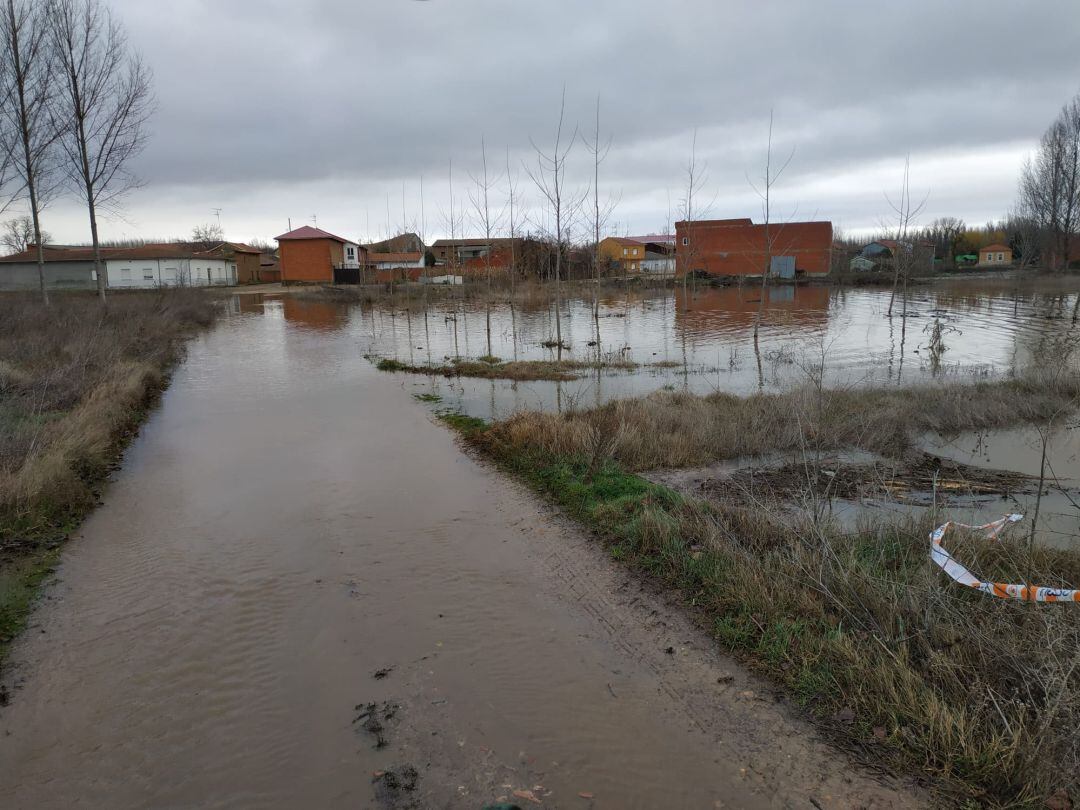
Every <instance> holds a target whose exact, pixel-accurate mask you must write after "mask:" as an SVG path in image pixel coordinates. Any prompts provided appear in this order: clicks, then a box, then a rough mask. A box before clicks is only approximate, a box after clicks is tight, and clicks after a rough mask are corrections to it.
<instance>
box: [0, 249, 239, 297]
mask: <svg viewBox="0 0 1080 810" xmlns="http://www.w3.org/2000/svg"><path fill="white" fill-rule="evenodd" d="M43 252H44V256H45V279H46V283H47V285H48V286H49V287H50V288H55V289H72V290H80V289H83V290H91V289H95V288H96V287H97V276H96V274H95V272H94V250H93V248H90V247H85V246H63V245H47V246H45V248H44V251H43ZM101 259H102V264H103V265H104V270H105V285H106V287H107V288H109V289H151V288H156V287H208V286H232V285H234V284H237V283H238V277H239V276H238V263H239V262H241V261H242V262H244V265H245V268H246V272H248V273H250V272H251V267H252V265H253V264H254V263H255V262H258V260H259V251H258V249H256V248H253V247H250V246H248V245H243V244H240V243H234V242H220V243H218V244H216V245H209V246H208V245H205V244H198V243H196V244H192V243H190V242H160V243H149V244H145V245H136V246H132V247H120V248H117V247H106V248H102V249H101ZM38 284H39V282H38V267H37V248H36V247H30V248H29V249H27V250H24V251H22V252H21V253H16V254H14V255H11V256H4V257H2V258H0V290H30V289H37V288H38Z"/></svg>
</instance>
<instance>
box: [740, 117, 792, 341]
mask: <svg viewBox="0 0 1080 810" xmlns="http://www.w3.org/2000/svg"><path fill="white" fill-rule="evenodd" d="M772 140H773V112H772V110H769V137H768V140H767V142H766V147H765V173H764V174H763V175H762V177H761V181H760V184H758V183H755V182H754V181H752V180H749V178H747V180H748V181H749V183H750V187H751V188H753V189H754V191H755V192H757V195H758V196H759V197H760V198H761V214H762V219H763V220H764V222H763V224H764V226H765V261H764V265H763V267H762V268H761V295H760V296H758V308H757V314H756V315H755V316H754V349H755V351H756V350H757V345H758V330H759V329H760V327H761V317H762V314H763V313H764V310H765V285H766V284H768V282H769V275H770V274H771V273H772V257H773V248H774V247H775V244H776V241H777V239H778V238H779V236H780V233H781V231H782V230H783V225H782V224H781V225H780V226H779V227H777V226H776V224H775V223H774V222H773V216H772V193H773V186H775V185H776V182H777V181H778V180H779V179H780V176H781V175H782V174H783V173H784V170H785V169H787V167H788V165H789V164H790V163H791V160H792V158H794V157H795V147H794V146H793V147H791V152H790V153H789V154H788V156H787V158H786V159H785V160H784V162H783V163H782V164H780V165H779V167H775V166H774V164H773V159H772V158H773V154H772Z"/></svg>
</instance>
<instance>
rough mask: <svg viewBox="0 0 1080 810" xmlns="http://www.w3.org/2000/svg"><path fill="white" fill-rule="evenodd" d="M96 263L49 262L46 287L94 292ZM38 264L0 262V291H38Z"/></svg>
mask: <svg viewBox="0 0 1080 810" xmlns="http://www.w3.org/2000/svg"><path fill="white" fill-rule="evenodd" d="M93 271H94V263H93V262H92V261H86V262H49V263H47V264H46V265H45V285H46V286H47V287H48V288H49V289H59V290H92V289H94V288H95V286H96V284H95V282H94V275H93ZM40 288H41V287H40V283H39V281H38V268H37V263H36V262H10V263H8V262H0V290H5V291H8V290H38V289H40Z"/></svg>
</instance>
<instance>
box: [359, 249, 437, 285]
mask: <svg viewBox="0 0 1080 810" xmlns="http://www.w3.org/2000/svg"><path fill="white" fill-rule="evenodd" d="M365 269H366V270H368V269H369V270H371V271H372V277H373V278H374V280H375V281H378V282H383V283H385V282H389V281H406V280H407V281H418V280H419V279H420V277H421V276H422V275H423V272H424V254H423V252H421V251H404V252H400V253H370V252H369V253H368V254H367V264H366V267H365Z"/></svg>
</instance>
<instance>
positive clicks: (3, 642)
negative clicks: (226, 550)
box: [0, 290, 220, 665]
mask: <svg viewBox="0 0 1080 810" xmlns="http://www.w3.org/2000/svg"><path fill="white" fill-rule="evenodd" d="M219 308H220V301H218V300H215V298H214V297H212V296H210V295H206V294H204V293H203V292H200V291H196V290H190V291H189V290H169V291H167V292H161V293H156V292H145V293H143V292H139V293H118V294H114V295H112V296H111V297H110V299H109V302H108V304H107V305H106V306H104V307H102V306H101V304H100V303H99V302H98V300H97V299H96V297H94V296H92V295H83V294H76V293H73V294H64V295H56V296H54V297H53V303H52V306H49V307H45V306H43V305H42V304H41V303H40V301H38V299H37V298H36V297H35V296H32V295H2V296H0V358H2V360H0V665H2V664H3V660H4V658H5V655H6V651H7V649H8V645H9V643H10V642H11V640H12V639H13V638H14V637H15V636H16V635H17V634H18V633H19V631H20V630H21V629H22V627H23V626H24V624H25V621H26V617H27V615H28V613H29V611H30V609H31V607H32V604H33V600H34V595H35V593H36V591H37V587H38V585H39V584H40V582H41V581H42V579H43V578H44V577H45V576H46V575H47V574H48V573H49V571H50V570H51V568H52V566H53V565H54V564H55V563H56V561H57V558H58V555H59V549H60V546H61V544H62V543H63V541H64V540H65V539H66V537H67V536H68V534H69V533H70V532H71V531H72V530H73V529H74V528H75V527H76V526H77V525H78V524H79V522H80V521H81V520H82V519H83V518H84V517H85V516H86V515H87V514H88V513H89V512H90V511H91V510H92V509H93V508H94V506H95V505H96V504H97V503H98V502H99V493H100V489H101V486H102V484H103V482H104V480H105V478H106V476H107V475H108V474H109V471H110V469H111V468H112V467H113V466H114V464H115V463H116V460H117V458H118V456H119V454H120V452H121V451H122V450H123V447H124V445H125V444H126V443H127V441H128V440H129V439H130V438H131V436H132V435H134V433H135V432H136V431H137V429H138V426H139V424H140V423H141V422H142V421H143V419H144V418H145V417H146V415H147V413H148V412H149V410H150V408H151V407H152V405H153V403H154V400H155V398H156V397H157V396H158V395H159V394H160V392H161V391H162V390H163V389H164V387H165V385H166V384H167V379H168V373H169V370H170V368H171V367H172V366H173V364H174V363H175V362H176V360H177V359H178V357H179V356H180V354H181V352H182V348H181V345H182V341H183V339H184V338H185V337H187V336H189V335H190V334H192V332H194V331H195V330H198V329H202V328H205V327H207V326H209V325H210V324H211V323H212V322H213V321H214V318H215V317H216V313H217V311H218V309H219Z"/></svg>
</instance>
